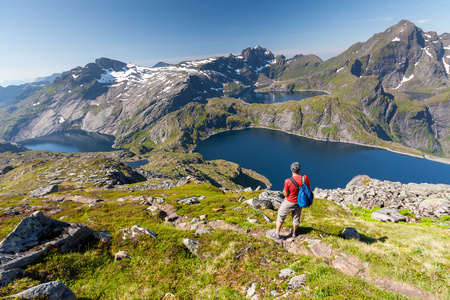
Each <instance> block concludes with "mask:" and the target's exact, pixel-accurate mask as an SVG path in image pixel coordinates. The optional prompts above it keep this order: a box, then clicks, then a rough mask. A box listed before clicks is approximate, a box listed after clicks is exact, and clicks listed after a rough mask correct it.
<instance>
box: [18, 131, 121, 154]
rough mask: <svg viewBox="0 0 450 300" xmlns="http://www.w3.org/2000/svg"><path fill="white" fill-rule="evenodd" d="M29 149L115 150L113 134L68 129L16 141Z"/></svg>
mask: <svg viewBox="0 0 450 300" xmlns="http://www.w3.org/2000/svg"><path fill="white" fill-rule="evenodd" d="M18 144H20V145H22V146H24V147H27V148H28V149H31V150H48V151H54V152H65V153H71V152H105V151H115V150H117V149H114V148H113V147H112V145H113V144H114V136H112V135H105V134H100V133H97V132H87V131H83V130H69V131H63V132H58V133H53V134H50V135H46V136H42V137H38V138H34V139H29V140H25V141H21V142H18Z"/></svg>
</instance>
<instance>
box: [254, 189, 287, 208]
mask: <svg viewBox="0 0 450 300" xmlns="http://www.w3.org/2000/svg"><path fill="white" fill-rule="evenodd" d="M258 199H259V200H260V201H269V202H270V203H271V204H270V205H269V204H267V205H266V207H267V208H269V209H274V210H278V208H280V205H281V203H282V202H283V200H284V195H283V193H282V192H280V191H264V192H262V193H261V194H259V197H258Z"/></svg>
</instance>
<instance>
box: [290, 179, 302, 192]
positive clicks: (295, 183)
mask: <svg viewBox="0 0 450 300" xmlns="http://www.w3.org/2000/svg"><path fill="white" fill-rule="evenodd" d="M302 178H303V176H302ZM289 179H290V180H291V181H292V183H293V184H294V185H295V187H296V188H298V189H299V188H300V186H299V185H298V183H297V181H295V179H294V177H291V178H289Z"/></svg>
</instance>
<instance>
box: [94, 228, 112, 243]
mask: <svg viewBox="0 0 450 300" xmlns="http://www.w3.org/2000/svg"><path fill="white" fill-rule="evenodd" d="M94 236H95V238H97V239H99V240H101V241H102V243H103V244H104V245H111V233H109V232H108V231H97V232H95V233H94Z"/></svg>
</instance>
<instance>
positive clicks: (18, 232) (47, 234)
mask: <svg viewBox="0 0 450 300" xmlns="http://www.w3.org/2000/svg"><path fill="white" fill-rule="evenodd" d="M69 226H70V224H69V223H65V222H61V221H56V220H53V219H50V218H47V217H46V216H45V215H44V214H43V213H42V212H40V211H37V212H35V213H33V214H31V215H30V216H28V217H26V218H24V219H23V220H22V221H20V223H19V225H17V226H16V228H14V230H13V231H12V232H11V233H10V234H8V236H6V237H5V239H4V240H3V241H2V242H1V243H0V253H19V252H21V251H25V250H28V249H30V248H33V247H35V246H37V245H40V244H41V243H42V242H43V241H48V240H49V239H52V238H55V237H57V236H58V235H59V234H60V233H61V232H62V231H63V230H64V229H65V228H67V227H69Z"/></svg>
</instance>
